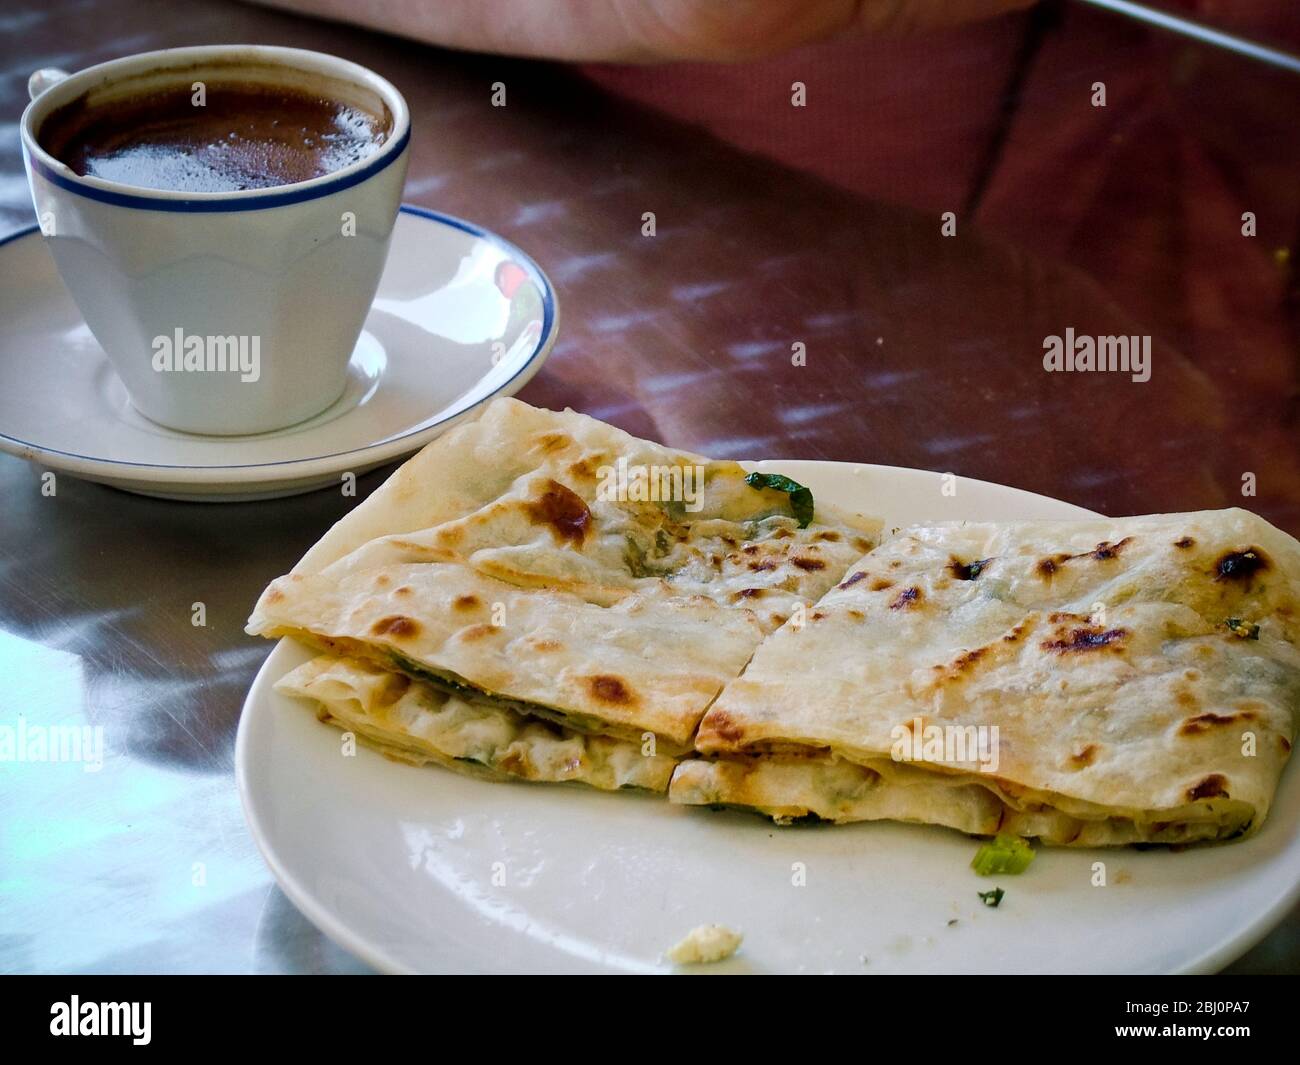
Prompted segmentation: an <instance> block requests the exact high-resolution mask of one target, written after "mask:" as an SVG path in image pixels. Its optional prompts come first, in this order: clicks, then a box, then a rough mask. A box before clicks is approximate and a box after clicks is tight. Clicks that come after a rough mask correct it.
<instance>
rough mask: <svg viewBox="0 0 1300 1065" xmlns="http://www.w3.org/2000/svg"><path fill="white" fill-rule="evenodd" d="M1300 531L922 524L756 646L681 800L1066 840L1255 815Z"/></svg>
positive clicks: (1275, 736) (1289, 731) (1194, 833)
mask: <svg viewBox="0 0 1300 1065" xmlns="http://www.w3.org/2000/svg"><path fill="white" fill-rule="evenodd" d="M1298 638H1300V544H1297V543H1296V541H1295V540H1294V539H1293V538H1292V537H1290V536H1288V535H1286V534H1285V533H1283V532H1281V531H1280V530H1278V529H1276V528H1274V527H1273V526H1271V525H1269V524H1268V523H1267V522H1265V521H1264V520H1263V519H1261V518H1258V517H1256V516H1254V515H1252V514H1249V513H1247V512H1245V511H1242V510H1225V511H1206V512H1201V513H1192V514H1168V515H1154V516H1150V517H1136V518H1122V519H1114V520H1109V519H1102V520H1088V521H1058V522H1017V523H1010V524H989V523H971V524H941V525H931V526H919V527H915V528H910V529H906V530H904V531H902V532H900V533H899V534H897V535H896V536H895V537H893V538H892V539H890V540H889V541H888V542H887V543H885V544H884V545H883V546H881V547H879V548H877V549H876V550H874V551H872V552H871V553H869V554H868V555H867V556H866V557H864V558H863V559H862V560H861V561H860V562H858V563H857V564H856V565H855V566H853V567H852V568H851V571H850V573H849V574H848V575H847V576H846V577H845V579H844V580H843V581H842V582H841V583H840V584H839V586H838V587H837V588H835V589H834V590H832V591H831V592H829V593H828V594H827V595H826V596H824V597H823V598H822V599H821V601H820V602H819V603H818V604H817V605H816V606H815V607H814V608H813V609H812V611H811V612H809V613H808V615H807V617H806V619H805V620H804V623H803V624H801V625H800V624H796V623H795V621H794V620H792V621H791V622H789V623H788V624H787V625H786V626H785V627H783V628H782V629H781V630H780V631H779V632H777V633H776V634H775V635H774V636H772V637H771V638H769V639H768V640H766V641H765V642H764V643H763V645H762V646H761V647H760V648H759V649H758V651H757V653H756V654H755V656H754V658H753V661H752V662H751V663H750V665H749V667H748V668H747V669H746V671H745V673H744V675H743V676H742V677H740V678H739V679H737V680H735V681H732V682H731V683H730V684H729V685H728V686H727V688H726V690H725V691H723V693H722V694H721V695H720V696H719V697H718V699H717V700H716V701H715V702H714V704H713V705H712V707H711V708H710V710H709V712H708V714H707V715H706V716H705V718H704V720H703V722H702V723H701V725H700V729H699V734H698V736H697V740H696V746H697V749H698V750H699V751H701V752H703V753H705V754H707V755H708V756H710V757H709V759H708V760H704V761H694V762H687V763H683V765H682V766H680V767H679V768H678V770H677V771H676V774H675V776H674V780H673V782H672V785H671V787H670V792H669V794H670V798H672V799H673V800H674V801H677V802H683V803H717V804H735V805H740V806H748V807H753V808H755V809H758V810H761V811H764V812H766V813H768V814H770V815H772V816H774V817H777V818H778V819H782V820H793V819H797V818H800V817H807V816H813V817H817V818H823V819H827V820H831V821H855V820H872V819H877V818H898V819H903V820H915V821H924V822H929V823H938V824H946V825H950V826H952V827H955V828H960V829H962V830H964V831H968V832H978V833H991V832H995V831H1003V832H1013V833H1017V834H1020V835H1024V836H1037V837H1040V838H1042V839H1043V840H1045V841H1047V842H1050V843H1057V844H1077V845H1088V846H1091V845H1104V844H1123V843H1141V842H1157V843H1184V842H1191V841H1196V840H1209V839H1223V838H1228V837H1232V836H1235V835H1241V834H1245V833H1250V832H1253V831H1255V830H1257V829H1258V828H1259V826H1260V825H1261V824H1262V823H1263V821H1264V818H1265V816H1266V815H1267V813H1268V809H1269V805H1270V802H1271V800H1272V797H1273V793H1274V790H1275V788H1276V785H1277V781H1278V777H1279V775H1280V773H1281V771H1282V768H1283V766H1284V764H1285V762H1286V760H1287V757H1288V755H1289V753H1290V750H1291V745H1292V743H1293V742H1294V740H1295V736H1296V730H1297V715H1298V714H1300V650H1298V649H1297V643H1298V642H1300V639H1298Z"/></svg>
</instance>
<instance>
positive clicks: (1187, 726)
mask: <svg viewBox="0 0 1300 1065" xmlns="http://www.w3.org/2000/svg"><path fill="white" fill-rule="evenodd" d="M1254 720H1255V712H1254V711H1253V710H1241V711H1239V712H1238V713H1235V714H1212V713H1204V714H1197V715H1196V716H1195V717H1189V718H1188V719H1187V720H1186V721H1184V722H1183V723H1182V725H1180V726H1179V728H1178V734H1179V735H1180V736H1200V735H1203V734H1204V733H1206V732H1209V731H1211V730H1212V729H1216V728H1223V727H1224V726H1225V725H1232V724H1234V723H1236V722H1238V721H1254Z"/></svg>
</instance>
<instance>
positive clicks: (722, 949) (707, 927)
mask: <svg viewBox="0 0 1300 1065" xmlns="http://www.w3.org/2000/svg"><path fill="white" fill-rule="evenodd" d="M744 938H745V937H744V936H743V935H741V934H740V933H739V932H733V931H732V930H731V929H730V928H727V927H726V926H725V925H720V924H702V925H700V926H699V927H698V928H692V929H691V930H690V931H689V932H688V933H686V937H685V938H684V939H683V940H682V941H681V942H680V943H678V944H677V945H676V946H675V947H673V949H672V950H670V951H669V952H668V953H667V955H666V956H667V958H668V960H669V961H671V962H674V963H676V964H677V965H705V964H708V963H709V962H715V961H722V960H723V959H724V958H730V957H731V956H732V955H733V954H735V953H736V950H737V948H738V947H739V946H740V942H741V940H742V939H744Z"/></svg>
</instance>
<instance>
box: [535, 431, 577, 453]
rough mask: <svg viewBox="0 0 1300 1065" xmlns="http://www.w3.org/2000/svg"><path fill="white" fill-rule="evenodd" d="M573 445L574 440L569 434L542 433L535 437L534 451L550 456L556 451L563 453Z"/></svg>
mask: <svg viewBox="0 0 1300 1065" xmlns="http://www.w3.org/2000/svg"><path fill="white" fill-rule="evenodd" d="M571 443H573V439H572V438H571V437H570V436H569V435H568V434H567V433H561V432H548V433H541V434H540V435H538V436H535V437H533V443H532V449H533V450H534V451H540V452H541V453H542V454H543V455H549V454H551V453H552V452H554V451H563V450H564V449H565V448H566V447H568V446H569V445H570V444H571Z"/></svg>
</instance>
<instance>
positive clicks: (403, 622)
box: [370, 614, 420, 640]
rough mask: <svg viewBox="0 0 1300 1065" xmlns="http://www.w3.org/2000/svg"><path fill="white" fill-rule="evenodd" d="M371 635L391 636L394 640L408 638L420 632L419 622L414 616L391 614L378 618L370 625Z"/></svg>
mask: <svg viewBox="0 0 1300 1065" xmlns="http://www.w3.org/2000/svg"><path fill="white" fill-rule="evenodd" d="M370 634H371V635H372V636H391V637H393V638H394V639H396V640H410V639H413V638H414V637H416V636H418V635H419V634H420V623H419V622H418V621H416V620H415V618H408V617H405V616H403V615H402V614H392V615H390V616H389V617H386V618H380V619H379V620H378V621H376V622H375V623H374V624H373V625H371V626H370Z"/></svg>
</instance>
